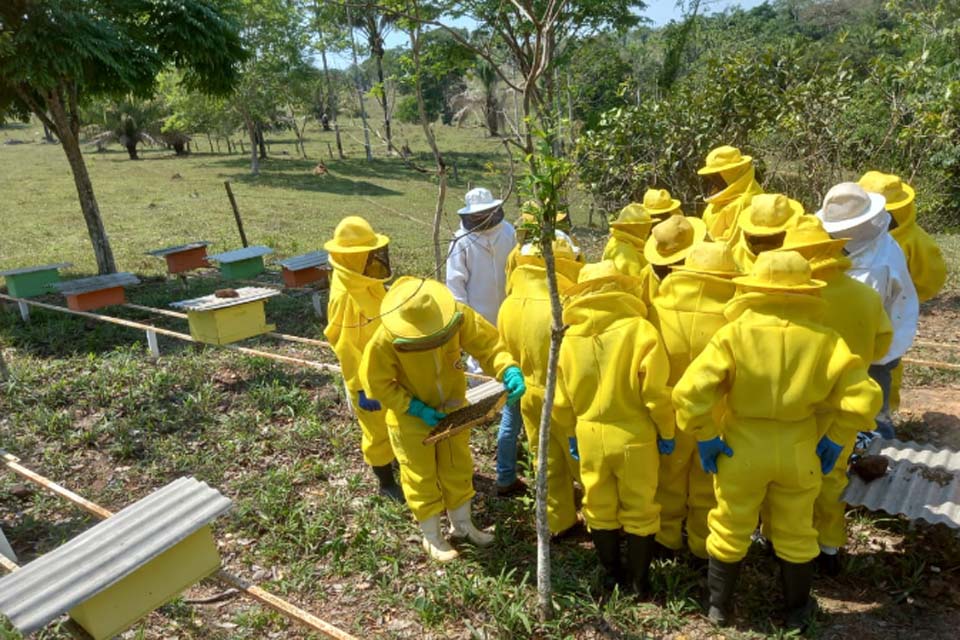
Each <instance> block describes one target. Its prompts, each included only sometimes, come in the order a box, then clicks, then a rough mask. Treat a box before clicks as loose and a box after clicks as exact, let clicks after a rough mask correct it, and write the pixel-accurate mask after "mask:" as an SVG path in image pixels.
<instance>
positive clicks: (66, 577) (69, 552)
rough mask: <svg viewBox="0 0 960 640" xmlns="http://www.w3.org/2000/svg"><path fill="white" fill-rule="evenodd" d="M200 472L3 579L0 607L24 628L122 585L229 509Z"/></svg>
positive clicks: (32, 628)
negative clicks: (110, 588)
mask: <svg viewBox="0 0 960 640" xmlns="http://www.w3.org/2000/svg"><path fill="white" fill-rule="evenodd" d="M230 506H231V501H230V499H229V498H226V497H224V496H223V495H221V494H220V492H218V491H217V490H216V489H212V488H210V487H209V486H207V485H206V484H205V483H203V482H199V481H198V480H196V479H194V478H180V479H178V480H174V481H173V482H171V483H170V484H168V485H167V486H165V487H163V488H162V489H158V490H157V491H154V492H153V493H151V494H150V495H148V496H147V497H145V498H143V499H141V500H139V501H137V502H135V503H133V504H132V505H130V506H128V507H127V508H126V509H123V510H122V511H120V512H119V513H117V514H115V515H113V516H111V517H109V518H107V519H106V520H104V521H102V522H100V523H99V524H97V525H96V526H94V527H93V528H91V529H88V530H87V531H85V532H84V533H81V534H80V535H79V536H77V537H76V538H74V539H73V540H71V541H69V542H67V543H66V544H64V545H63V546H61V547H59V548H57V549H55V550H53V551H51V552H50V553H47V554H45V555H43V556H41V557H40V558H38V559H36V560H34V561H33V562H31V563H29V564H28V565H26V566H25V567H23V568H22V569H20V570H19V571H15V572H14V573H11V574H9V575H7V576H5V577H3V578H0V613H3V614H4V615H6V616H7V617H8V618H10V622H12V623H13V625H14V626H15V627H16V628H17V629H19V630H20V631H21V632H22V633H24V634H29V633H33V632H34V631H37V630H38V629H40V628H42V627H43V626H44V625H46V624H47V623H48V622H50V621H51V620H53V619H55V618H57V617H58V616H60V615H62V614H64V613H66V612H67V611H69V610H70V609H72V608H73V607H75V606H77V605H78V604H80V603H82V602H85V601H86V600H88V599H90V598H91V597H93V596H94V595H96V594H97V593H100V592H101V591H103V590H104V589H106V588H108V587H110V586H111V585H114V584H116V583H117V582H119V581H120V580H122V579H123V578H125V577H126V576H128V575H130V574H131V573H133V572H134V571H136V570H137V569H139V568H140V567H142V566H143V565H144V564H146V563H147V562H149V561H150V560H152V559H154V558H156V557H157V556H159V555H160V554H161V553H163V552H164V551H166V550H167V549H170V548H171V547H173V546H174V545H176V544H177V543H178V542H180V541H181V540H183V539H185V538H186V537H187V536H189V535H190V534H192V533H194V532H195V531H197V530H198V529H200V528H201V527H203V526H205V525H207V524H208V523H209V522H210V521H211V520H213V519H214V518H216V517H217V516H219V515H221V514H223V513H224V512H226V511H227V510H228V509H230Z"/></svg>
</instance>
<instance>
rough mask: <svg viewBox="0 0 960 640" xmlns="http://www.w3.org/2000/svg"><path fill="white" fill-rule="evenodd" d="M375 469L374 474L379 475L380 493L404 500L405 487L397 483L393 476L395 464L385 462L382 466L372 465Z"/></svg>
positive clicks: (392, 498)
mask: <svg viewBox="0 0 960 640" xmlns="http://www.w3.org/2000/svg"><path fill="white" fill-rule="evenodd" d="M370 468H371V469H373V475H375V476H377V480H378V481H379V482H380V495H382V496H386V497H388V498H390V499H391V500H393V501H395V502H403V501H404V498H403V489H401V488H400V485H398V484H397V480H396V479H395V478H394V477H393V465H392V464H385V465H383V466H382V467H370Z"/></svg>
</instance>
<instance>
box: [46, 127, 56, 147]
mask: <svg viewBox="0 0 960 640" xmlns="http://www.w3.org/2000/svg"><path fill="white" fill-rule="evenodd" d="M43 139H44V140H46V141H47V142H50V143H54V142H56V141H57V139H56V138H54V137H53V132H52V131H50V127H48V126H47V124H46V123H43Z"/></svg>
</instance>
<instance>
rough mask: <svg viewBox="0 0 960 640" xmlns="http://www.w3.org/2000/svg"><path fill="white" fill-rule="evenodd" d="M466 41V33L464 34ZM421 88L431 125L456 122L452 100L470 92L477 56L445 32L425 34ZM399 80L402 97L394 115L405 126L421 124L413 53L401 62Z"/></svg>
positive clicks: (421, 49)
mask: <svg viewBox="0 0 960 640" xmlns="http://www.w3.org/2000/svg"><path fill="white" fill-rule="evenodd" d="M461 33H462V35H463V37H464V38H466V37H467V34H466V32H465V31H463V32H461ZM420 38H421V39H420V84H421V93H422V94H423V102H424V106H425V107H426V110H427V118H428V120H430V121H431V122H433V121H435V120H436V119H437V118H439V117H441V116H442V117H443V123H444V124H450V123H451V122H452V121H453V116H454V110H453V108H452V106H451V103H452V99H453V98H454V96H456V95H457V94H459V93H461V92H463V91H464V90H465V89H466V82H465V80H464V77H465V76H466V74H467V71H468V70H469V69H470V68H471V66H472V65H473V64H474V63H475V61H476V59H477V57H476V53H475V52H474V51H472V50H471V49H469V48H468V47H466V46H464V45H463V44H461V43H460V42H458V41H457V40H456V39H454V37H453V36H452V35H450V33H449V32H447V31H445V30H443V29H432V30H430V31H424V32H423V33H422V34H421V35H420ZM398 79H399V89H400V93H401V95H403V96H405V97H404V98H402V99H400V100H399V101H398V102H397V106H396V110H395V112H394V115H395V116H396V117H397V119H398V120H401V121H402V122H411V123H416V122H420V115H419V112H418V110H417V102H416V98H415V97H414V96H413V95H411V94H414V93H415V92H416V78H415V65H414V62H413V57H412V55H411V54H410V52H409V51H404V52H403V54H402V55H400V56H399V58H398Z"/></svg>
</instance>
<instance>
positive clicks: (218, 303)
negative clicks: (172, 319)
mask: <svg viewBox="0 0 960 640" xmlns="http://www.w3.org/2000/svg"><path fill="white" fill-rule="evenodd" d="M234 291H236V292H237V297H236V298H218V297H217V295H216V294H214V293H211V294H210V295H208V296H202V297H200V298H192V299H190V300H181V301H179V302H171V303H170V306H171V307H173V308H174V309H183V310H185V311H211V310H213V309H225V308H226V307H235V306H237V305H238V304H246V303H248V302H256V301H257V300H266V299H267V298H271V297H273V296H277V295H280V292H279V291H277V290H276V289H268V288H266V287H240V288H239V289H234Z"/></svg>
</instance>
